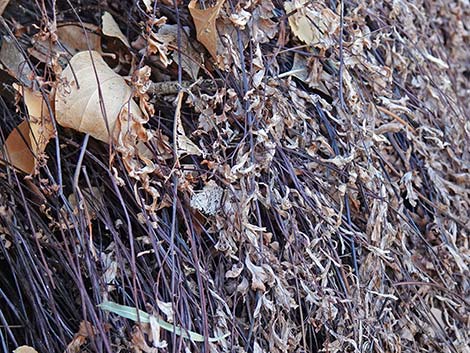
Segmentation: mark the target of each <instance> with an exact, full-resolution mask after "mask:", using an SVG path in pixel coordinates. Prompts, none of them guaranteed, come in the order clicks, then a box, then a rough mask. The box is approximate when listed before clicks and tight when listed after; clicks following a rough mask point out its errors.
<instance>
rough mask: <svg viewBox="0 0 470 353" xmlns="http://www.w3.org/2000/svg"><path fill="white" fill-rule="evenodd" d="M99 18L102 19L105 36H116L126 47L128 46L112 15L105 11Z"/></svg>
mask: <svg viewBox="0 0 470 353" xmlns="http://www.w3.org/2000/svg"><path fill="white" fill-rule="evenodd" d="M101 20H102V21H103V34H104V35H105V36H108V37H114V38H117V39H119V40H120V41H121V42H123V43H124V44H125V45H126V47H128V48H130V44H129V41H128V40H127V38H126V36H125V35H124V34H123V33H122V31H121V29H120V28H119V26H118V24H117V22H116V20H115V19H114V17H113V16H111V14H110V13H109V12H106V11H105V12H104V14H103V16H101Z"/></svg>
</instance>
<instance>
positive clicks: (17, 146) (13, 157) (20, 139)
mask: <svg viewBox="0 0 470 353" xmlns="http://www.w3.org/2000/svg"><path fill="white" fill-rule="evenodd" d="M29 133H30V129H29V123H28V122H27V121H23V122H22V123H20V124H19V125H18V126H17V127H16V128H15V129H13V131H12V132H11V133H10V135H8V137H7V139H6V141H5V144H4V145H3V148H4V150H5V152H4V153H2V155H4V156H2V158H4V159H6V160H7V161H8V162H10V163H11V165H12V166H13V167H15V168H17V169H19V170H21V171H23V172H25V173H26V174H31V173H32V172H33V171H34V167H35V164H36V158H35V157H34V154H33V152H32V150H31V139H30V137H29Z"/></svg>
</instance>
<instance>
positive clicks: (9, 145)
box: [4, 87, 54, 174]
mask: <svg viewBox="0 0 470 353" xmlns="http://www.w3.org/2000/svg"><path fill="white" fill-rule="evenodd" d="M18 91H19V92H20V93H22V94H23V98H24V103H25V105H26V107H27V109H28V113H29V121H23V122H22V123H20V124H19V125H18V126H17V127H16V128H15V129H14V130H13V131H12V132H11V133H10V135H9V136H8V138H7V139H6V141H5V145H4V149H5V157H6V159H7V160H8V161H9V162H10V163H11V165H12V166H13V167H15V168H17V169H19V170H21V171H23V172H25V173H27V174H31V173H32V172H33V171H34V169H35V168H36V163H37V161H38V158H39V157H40V156H41V155H42V153H43V152H44V150H45V149H46V146H47V144H48V143H49V140H50V139H51V138H52V137H53V136H54V127H53V126H52V122H51V118H50V115H49V109H48V106H47V103H46V102H45V100H44V99H43V97H42V94H41V93H40V92H35V91H33V90H31V89H29V88H24V87H23V88H21V90H20V89H18Z"/></svg>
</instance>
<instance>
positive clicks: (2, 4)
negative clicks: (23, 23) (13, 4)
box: [0, 0, 10, 16]
mask: <svg viewBox="0 0 470 353" xmlns="http://www.w3.org/2000/svg"><path fill="white" fill-rule="evenodd" d="M9 2H10V0H0V16H1V15H2V14H3V11H5V8H6V7H7V6H8V3H9Z"/></svg>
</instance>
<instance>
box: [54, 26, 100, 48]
mask: <svg viewBox="0 0 470 353" xmlns="http://www.w3.org/2000/svg"><path fill="white" fill-rule="evenodd" d="M82 26H83V27H82ZM97 31H98V27H97V26H95V25H92V24H89V23H84V24H83V25H82V24H80V23H76V24H66V25H64V26H59V27H57V36H58V37H59V42H60V44H61V45H62V46H64V47H65V49H67V51H68V52H69V53H70V54H71V55H75V54H76V53H78V52H80V51H86V50H95V51H97V52H101V37H100V36H99V35H98V34H96V32H97Z"/></svg>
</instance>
